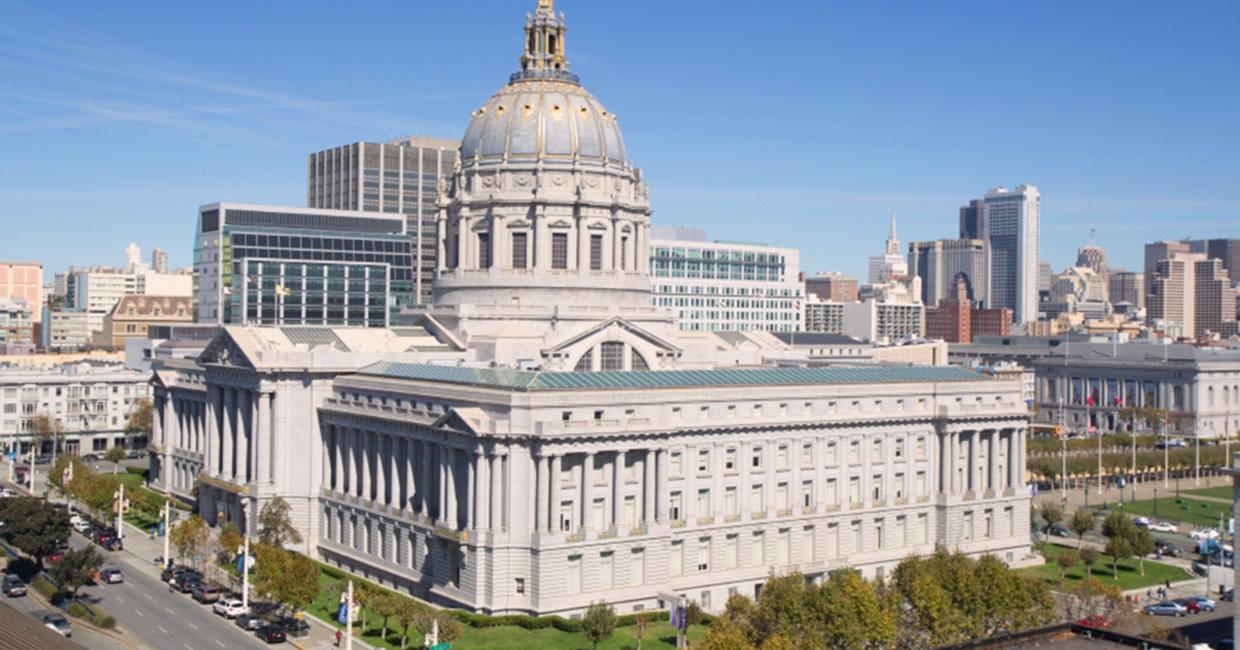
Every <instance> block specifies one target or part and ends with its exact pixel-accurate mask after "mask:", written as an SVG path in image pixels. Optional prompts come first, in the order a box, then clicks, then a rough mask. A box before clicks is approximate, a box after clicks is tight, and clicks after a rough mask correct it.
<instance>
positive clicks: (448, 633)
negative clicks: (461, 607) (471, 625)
mask: <svg viewBox="0 0 1240 650" xmlns="http://www.w3.org/2000/svg"><path fill="white" fill-rule="evenodd" d="M438 620H439V641H440V642H446V643H451V642H453V641H456V640H457V639H459V638H461V635H462V634H464V633H465V626H464V625H462V624H461V622H460V621H458V620H456V617H455V616H452V615H450V614H448V613H447V612H440V613H439V616H438Z"/></svg>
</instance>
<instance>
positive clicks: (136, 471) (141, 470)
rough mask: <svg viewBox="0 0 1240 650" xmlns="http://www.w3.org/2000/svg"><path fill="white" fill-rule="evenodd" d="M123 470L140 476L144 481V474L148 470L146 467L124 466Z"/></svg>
mask: <svg viewBox="0 0 1240 650" xmlns="http://www.w3.org/2000/svg"><path fill="white" fill-rule="evenodd" d="M125 471H126V472H128V473H130V474H137V475H138V476H141V477H142V480H144V481H145V480H146V475H147V473H148V472H149V471H150V470H149V469H148V468H146V467H126V468H125Z"/></svg>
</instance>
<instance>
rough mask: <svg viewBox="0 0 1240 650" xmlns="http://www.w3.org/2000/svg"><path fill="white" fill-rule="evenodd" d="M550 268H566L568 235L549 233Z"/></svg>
mask: <svg viewBox="0 0 1240 650" xmlns="http://www.w3.org/2000/svg"><path fill="white" fill-rule="evenodd" d="M551 268H553V269H567V268H568V233H563V232H556V233H551Z"/></svg>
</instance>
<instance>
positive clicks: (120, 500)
mask: <svg viewBox="0 0 1240 650" xmlns="http://www.w3.org/2000/svg"><path fill="white" fill-rule="evenodd" d="M119 485H120V487H119V489H118V490H117V491H116V539H120V538H122V537H124V536H125V535H124V532H125V531H124V530H122V529H123V528H124V526H123V525H122V524H121V516H122V515H123V514H124V512H125V484H124V483H121V484H119Z"/></svg>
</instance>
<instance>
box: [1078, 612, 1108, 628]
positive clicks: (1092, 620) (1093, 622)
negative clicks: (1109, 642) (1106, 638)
mask: <svg viewBox="0 0 1240 650" xmlns="http://www.w3.org/2000/svg"><path fill="white" fill-rule="evenodd" d="M1076 624H1077V625H1084V626H1085V627H1093V628H1098V629H1106V628H1107V627H1110V625H1109V624H1108V623H1107V619H1106V617H1105V616H1103V615H1102V614H1093V615H1092V616H1086V617H1085V618H1083V619H1081V620H1079V621H1077V622H1076Z"/></svg>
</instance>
